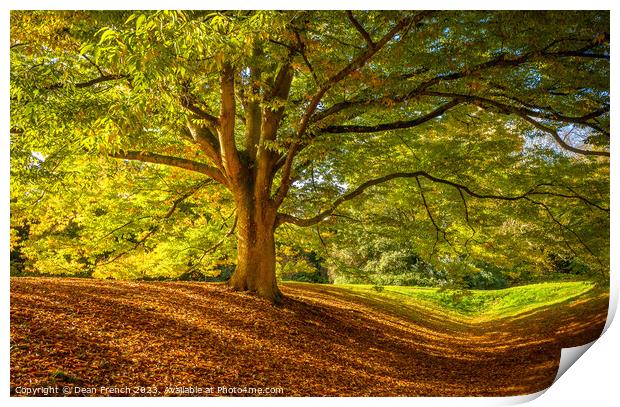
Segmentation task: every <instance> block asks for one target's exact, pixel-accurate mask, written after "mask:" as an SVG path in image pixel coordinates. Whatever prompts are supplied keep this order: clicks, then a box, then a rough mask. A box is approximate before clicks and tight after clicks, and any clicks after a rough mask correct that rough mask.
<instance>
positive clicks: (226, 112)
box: [218, 64, 242, 180]
mask: <svg viewBox="0 0 620 407" xmlns="http://www.w3.org/2000/svg"><path fill="white" fill-rule="evenodd" d="M220 88H221V89H220V91H221V99H222V102H221V103H222V105H221V109H220V119H219V123H220V126H219V128H218V138H219V142H220V156H221V157H222V165H223V166H224V169H225V170H226V173H227V175H228V176H229V177H231V178H232V179H233V180H236V179H238V177H239V175H240V172H241V168H242V167H241V162H240V160H239V153H238V151H237V147H236V145H235V113H236V111H235V77H234V70H233V67H232V66H231V65H228V64H225V65H224V66H223V67H222V72H221V78H220Z"/></svg>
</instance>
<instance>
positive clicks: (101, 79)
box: [44, 75, 129, 90]
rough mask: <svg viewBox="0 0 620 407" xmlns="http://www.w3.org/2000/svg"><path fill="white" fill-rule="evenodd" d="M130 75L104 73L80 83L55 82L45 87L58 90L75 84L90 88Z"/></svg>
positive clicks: (75, 85) (80, 87) (78, 86)
mask: <svg viewBox="0 0 620 407" xmlns="http://www.w3.org/2000/svg"><path fill="white" fill-rule="evenodd" d="M128 77H129V75H102V76H100V77H98V78H94V79H91V80H89V81H86V82H78V83H74V84H69V83H64V82H63V83H61V82H59V83H55V84H53V85H50V86H46V87H45V88H44V89H46V90H56V89H61V88H65V87H68V86H73V87H75V88H78V89H82V88H88V87H90V86H93V85H96V84H98V83H102V82H110V81H116V80H119V79H125V78H128Z"/></svg>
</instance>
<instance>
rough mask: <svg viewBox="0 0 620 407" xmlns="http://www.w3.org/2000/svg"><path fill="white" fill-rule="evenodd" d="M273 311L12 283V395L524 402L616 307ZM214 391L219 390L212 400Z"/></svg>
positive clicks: (159, 290)
mask: <svg viewBox="0 0 620 407" xmlns="http://www.w3.org/2000/svg"><path fill="white" fill-rule="evenodd" d="M283 292H284V293H285V294H286V296H287V298H286V300H285V301H284V303H283V304H282V305H281V306H279V307H274V306H271V305H269V304H267V303H265V302H263V301H262V300H259V299H257V298H254V297H251V296H248V295H244V294H240V293H234V292H231V291H229V290H228V289H227V288H226V287H225V286H222V285H218V284H203V283H182V282H174V283H155V282H153V283H134V282H120V281H99V280H86V279H43V278H13V279H11V388H12V393H15V389H16V388H17V387H18V386H28V387H35V386H48V385H51V386H65V385H67V386H69V387H74V386H79V387H90V386H93V387H97V388H99V387H100V386H116V387H125V386H127V387H130V388H133V387H134V386H144V387H150V386H157V387H158V389H159V391H160V394H159V395H161V392H162V391H164V389H165V387H166V386H198V387H201V388H210V387H213V388H215V389H217V388H218V387H229V388H230V387H246V388H265V387H279V388H282V389H283V395H285V396H299V395H308V396H310V395H312V396H322V395H330V396H414V395H424V396H464V395H518V394H527V393H532V392H536V391H539V390H542V389H544V388H546V387H548V386H549V385H550V384H551V382H552V381H553V378H554V377H555V374H556V371H557V366H558V362H559V356H560V347H561V346H577V345H581V344H584V343H587V342H589V341H591V340H594V339H596V338H597V337H598V335H599V334H600V332H601V330H602V328H603V325H604V323H605V318H606V313H607V301H608V297H607V295H606V294H604V293H597V294H596V295H593V294H589V295H585V296H581V297H578V298H576V299H573V300H571V301H567V302H565V303H562V304H561V305H559V306H554V307H553V308H546V309H539V310H537V311H536V312H533V313H531V314H529V315H524V316H520V317H519V318H510V319H505V320H500V321H497V322H496V323H493V324H484V325H477V326H470V325H466V324H462V323H459V322H458V321H450V320H439V319H436V318H432V317H426V316H425V315H419V317H417V318H413V319H412V318H406V317H404V316H403V314H402V312H400V310H399V309H398V307H395V306H394V305H393V304H380V303H375V302H373V301H368V300H365V299H362V298H357V297H354V296H351V295H349V294H347V293H346V292H343V291H342V290H339V289H337V288H334V287H330V286H310V285H299V284H286V285H284V287H283ZM215 395H222V394H221V393H220V394H218V393H217V392H216V393H215Z"/></svg>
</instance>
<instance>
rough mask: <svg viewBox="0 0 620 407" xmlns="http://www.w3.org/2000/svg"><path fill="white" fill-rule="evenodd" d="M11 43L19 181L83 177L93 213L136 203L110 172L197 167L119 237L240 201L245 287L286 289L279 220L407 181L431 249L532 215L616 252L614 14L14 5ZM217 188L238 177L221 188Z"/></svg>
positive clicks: (239, 272) (594, 254)
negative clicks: (611, 229)
mask: <svg viewBox="0 0 620 407" xmlns="http://www.w3.org/2000/svg"><path fill="white" fill-rule="evenodd" d="M10 53H11V137H12V144H11V157H12V177H13V179H14V181H13V183H14V184H15V185H14V186H13V188H14V189H13V196H14V197H16V199H17V200H18V201H19V202H21V201H23V203H24V204H28V202H31V201H33V200H34V199H35V197H36V195H37V192H39V193H41V191H47V192H43V194H44V195H45V194H47V195H49V194H51V195H52V196H53V197H55V199H57V200H67V201H66V202H69V201H68V199H69V196H68V195H70V194H76V193H79V194H85V195H90V196H91V198H92V199H91V201H90V205H91V208H92V205H94V203H93V202H92V201H96V200H97V195H101V196H102V197H103V196H105V199H102V202H101V203H102V204H103V207H101V208H100V211H99V212H100V213H101V211H107V210H108V208H107V206H109V205H110V203H111V202H114V199H116V200H117V201H118V202H117V204H118V205H120V206H123V205H129V204H128V201H127V200H128V199H129V198H128V197H129V196H130V195H131V194H128V195H124V196H118V195H119V194H116V197H114V190H113V189H110V188H114V186H113V185H111V184H109V183H108V185H101V188H102V189H100V190H98V189H97V180H98V177H101V180H103V179H104V178H103V174H104V173H105V172H106V171H111V170H110V169H111V168H116V170H117V171H118V172H119V173H118V175H117V178H116V180H117V181H120V180H123V179H124V180H125V181H126V183H127V184H126V186H127V187H130V188H129V189H133V191H134V193H139V192H140V190H141V188H143V189H144V188H146V187H145V185H146V184H145V182H146V180H145V179H144V174H145V173H146V174H150V175H151V177H150V178H149V182H150V183H152V182H154V181H153V179H154V174H158V176H159V177H179V175H178V172H177V170H178V169H182V170H184V171H188V172H192V173H194V174H195V175H192V176H187V177H184V180H183V181H182V182H181V184H182V186H183V188H178V189H177V192H178V193H179V195H180V196H179V198H175V199H171V200H169V201H168V204H169V205H172V206H171V208H170V210H171V212H170V213H168V212H166V213H163V214H161V213H160V214H159V215H158V216H156V217H155V218H156V220H157V222H156V225H154V224H152V223H150V226H149V227H148V228H147V229H146V230H144V229H141V230H142V232H140V233H135V234H133V235H132V236H131V237H129V240H128V239H127V236H126V238H125V239H121V238H119V236H118V234H116V233H112V234H111V235H109V236H103V237H105V239H103V237H102V239H103V240H110V239H117V240H116V241H117V243H118V242H120V241H123V242H124V243H123V244H125V245H126V244H127V241H132V243H133V245H134V246H135V247H139V246H140V245H141V244H142V243H143V242H144V239H146V238H147V237H149V236H152V235H153V233H154V232H155V231H156V230H158V228H159V227H166V228H171V229H174V228H175V226H176V227H177V229H176V230H177V232H178V233H179V236H183V234H184V233H186V230H187V229H189V228H190V225H185V224H183V225H180V224H177V225H173V224H170V223H166V220H167V219H168V220H169V219H171V216H172V214H173V213H178V212H179V211H178V209H180V208H179V205H180V204H181V202H184V199H189V198H190V197H191V199H193V200H192V201H191V202H194V203H196V202H198V199H197V198H196V197H197V196H202V197H203V198H204V199H205V200H206V201H209V202H212V203H214V202H216V201H217V202H220V204H221V205H224V206H226V205H230V206H232V207H234V209H235V215H234V217H233V219H234V221H233V220H228V221H226V222H228V223H226V222H224V223H220V224H219V225H220V226H222V225H224V224H226V225H227V226H233V225H234V227H235V228H236V229H235V233H236V236H237V244H236V252H237V255H236V270H235V272H234V274H233V275H232V277H231V279H230V281H229V284H230V286H231V287H233V288H235V289H238V290H249V291H253V292H256V293H258V295H259V296H261V297H263V298H266V299H269V300H272V301H277V300H278V299H279V298H280V297H281V293H280V291H279V289H278V286H277V282H276V253H275V248H276V245H275V231H276V229H277V228H278V227H281V226H282V225H286V224H291V225H297V226H302V227H308V226H315V225H317V224H319V223H321V222H323V221H326V220H330V219H333V218H334V217H336V216H337V215H338V210H341V209H345V206H346V205H344V204H345V203H346V202H348V201H352V200H353V199H354V198H358V197H361V196H362V195H366V196H368V194H369V193H371V192H372V191H373V190H375V191H377V190H378V191H381V192H382V193H385V191H388V192H389V191H390V188H392V187H391V186H389V185H393V186H394V187H393V188H395V190H396V189H397V188H401V189H402V188H404V189H402V191H405V190H406V188H409V189H412V190H413V193H412V194H410V195H408V196H411V197H413V196H415V197H416V198H415V202H416V204H417V205H418V206H417V210H418V211H422V212H423V213H425V214H426V218H427V219H426V221H425V223H424V224H420V225H424V226H419V227H420V230H421V231H424V233H425V234H426V235H428V241H430V242H431V245H432V250H431V251H430V253H431V254H434V255H438V254H441V253H439V251H438V250H439V248H438V247H439V246H441V247H444V246H451V248H446V249H445V250H446V251H447V250H453V251H455V252H460V251H463V250H464V249H465V248H467V246H468V244H469V242H468V243H465V241H466V240H467V237H466V234H465V232H464V231H463V230H464V229H467V230H470V229H471V230H473V231H476V230H478V229H481V228H482V226H483V225H481V224H478V223H477V222H475V221H473V219H474V218H476V217H480V219H483V218H487V219H491V220H492V219H493V218H494V217H495V216H496V214H497V216H498V217H499V218H501V219H504V220H505V221H506V222H508V220H507V217H509V216H507V215H510V214H511V213H513V212H514V214H515V219H527V218H529V223H528V225H529V224H530V223H531V224H533V225H534V226H532V227H535V226H536V225H545V227H547V226H548V225H549V224H552V225H554V228H555V233H554V234H553V238H555V237H556V236H558V235H561V236H563V238H562V245H564V246H566V249H567V250H571V251H582V252H583V251H585V252H586V254H587V255H588V256H590V258H591V259H596V260H597V261H598V262H599V263H600V267H601V268H602V269H604V268H606V267H607V266H606V259H605V257H604V256H605V254H604V253H605V251H606V247H607V246H606V245H607V244H608V243H607V242H608V212H609V209H608V206H607V201H608V167H609V163H608V157H609V150H608V147H609V13H608V12H592V11H579V12H572V11H556V12H504V11H501V12H497V11H495V12H484V11H481V12H478V11H468V12H459V11H442V12H440V11H437V12H431V11H405V12H402V11H399V12H396V11H390V12H386V11H371V12H358V11H355V12H350V11H338V12H332V11H312V12H304V11H288V12H276V11H256V12H253V11H230V12H210V11H158V12H86V11H75V12H33V11H15V12H12V13H11V51H10ZM548 142H552V143H553V144H549V143H548ZM106 157H107V158H108V159H117V160H121V163H120V164H118V165H117V166H116V167H114V164H112V163H109V161H106V159H105V158H106ZM129 161H138V162H142V163H149V164H156V165H163V166H168V167H173V168H175V170H157V169H152V168H150V167H149V168H146V169H145V166H133V167H132V166H131V165H130V163H129ZM97 168H105V170H97ZM131 168H133V170H131ZM59 177H60V178H61V179H63V180H64V182H65V184H66V183H67V180H70V181H68V183H69V184H71V183H74V185H88V188H84V187H80V188H72V187H71V186H69V187H68V189H65V190H63V187H62V186H61V184H62V182H60V181H58V179H59ZM67 177H69V178H67ZM84 179H88V180H89V181H88V182H85V183H83V184H81V183H82V182H83V181H84ZM170 179H172V178H170ZM399 179H402V180H406V181H407V183H406V185H407V186H406V187H403V186H402V185H403V184H402V183H398V182H397V180H399ZM206 180H211V181H206ZM46 182H48V185H47V186H46V187H45V188H43V189H42V188H41V185H45V183H46ZM171 182H172V181H171ZM157 183H159V185H164V183H165V181H163V180H162V179H161V178H160V179H159V180H158V181H157ZM34 184H37V185H39V187H38V188H34V187H33V185H34ZM149 185H150V184H149ZM177 185H178V184H177ZM382 185H383V186H385V188H377V187H379V186H382ZM105 188H107V189H105ZM215 188H221V189H223V190H225V191H227V192H226V193H223V194H221V195H219V198H216V199H209V198H208V197H209V196H210V195H212V194H214V193H216V192H215V191H216V189H215ZM69 190H70V191H71V192H70V194H69ZM204 191H209V192H204ZM143 192H144V191H143ZM194 194H197V195H194ZM201 194H202V195H201ZM314 194H317V195H316V196H315V195H314ZM388 195H390V196H394V194H388ZM183 197H185V198H183ZM431 197H433V198H435V200H432V198H431ZM181 198H183V199H181ZM404 199H409V198H404ZM20 200H21V201H20ZM226 200H229V201H228V203H226ZM188 202H190V200H188ZM447 202H450V203H449V204H448V203H447ZM471 202H476V203H475V204H474V205H473V206H474V207H476V208H480V210H481V211H483V213H481V214H474V213H473V210H471V209H472V208H471V206H472V205H471V204H470V203H471ZM162 204H163V203H162V202H159V203H158V205H162ZM214 204H215V203H214ZM19 205H20V204H19V203H16V204H15V208H16V209H18V208H20V206H19ZM218 205H219V204H218ZM385 205H387V206H389V205H390V203H389V202H386V203H385ZM448 205H449V207H450V210H449V211H448V212H446V213H449V216H448V217H445V216H443V215H442V214H443V212H440V209H443V208H444V207H446V206H448ZM143 206H145V207H147V206H148V205H146V202H144V203H143ZM224 206H222V207H224ZM457 208H458V211H459V213H460V222H461V223H460V226H459V227H458V228H457V227H456V226H455V227H454V229H458V230H452V229H450V227H451V225H456V222H457V221H456V219H455V218H454V216H455V215H454V214H455V213H456V211H457ZM145 210H147V211H148V209H145ZM186 211H188V214H189V212H192V211H193V213H194V215H193V216H194V219H195V220H196V222H195V225H196V227H198V226H200V225H203V226H204V225H210V226H209V227H210V228H215V225H214V224H213V222H211V223H209V222H208V221H207V220H205V219H206V218H204V217H203V218H201V216H202V215H198V213H199V212H200V209H199V207H192V208H186ZM92 213H94V212H92ZM116 213H120V214H122V213H123V212H122V211H117V212H116ZM136 215H140V214H139V213H138V214H130V213H125V216H126V221H125V222H123V223H128V222H129V223H131V222H138V223H139V222H141V221H139V220H136ZM590 215H592V219H593V220H592V221H590V220H589V216H590ZM83 216H84V214H80V213H79V210H78V208H76V209H75V219H74V220H73V221H74V222H75V223H76V225H77V226H76V227H77V228H79V227H81V226H79V225H83V224H85V223H87V222H88V221H89V220H88V219H83V218H82V217H83ZM102 216H103V215H102ZM132 216H133V217H132ZM145 216H146V215H145ZM148 216H150V215H148ZM205 216H206V215H205ZM190 217H191V216H190ZM199 218H200V219H203V220H202V221H198V220H199ZM416 219H417V218H416ZM148 221H149V222H152V221H153V219H150V220H148ZM519 222H520V221H519V220H516V221H515V223H514V224H513V225H512V227H514V230H515V233H517V234H519V233H522V232H523V233H522V234H524V231H523V230H521V229H520V228H521V227H522V226H523V225H521V224H520V223H519ZM539 222H543V223H539ZM123 223H121V224H120V226H119V227H121V226H122V225H123ZM134 226H135V225H134ZM427 226H430V227H431V229H430V232H429V229H427V228H426V227H427ZM130 227H131V226H130ZM510 227H511V226H510V225H508V224H505V225H504V228H503V229H502V230H499V229H497V230H495V231H493V229H492V228H487V229H485V232H484V233H485V234H487V235H489V236H493V234H494V233H498V234H502V233H504V234H505V233H509V231H508V229H509V228H510ZM528 227H529V226H528ZM220 229H222V228H221V227H220ZM121 230H122V229H121ZM226 230H228V228H225V229H222V230H220V233H221V234H222V235H224V234H225V233H226ZM212 231H213V230H212ZM453 232H454V238H453V239H452V240H451V239H450V235H451V234H452V233H453ZM231 233H232V232H231ZM549 233H551V232H549ZM584 233H585V235H586V236H585V237H584V235H583V234H584ZM459 237H464V238H463V239H460V240H459ZM470 238H471V236H470ZM457 240H459V242H457ZM503 241H506V239H503ZM447 243H449V245H447ZM119 244H120V243H119ZM518 244H519V245H521V247H522V248H525V249H526V248H527V247H528V245H529V244H530V243H529V241H528V240H523V241H520V242H519V243H518ZM70 245H71V244H70V243H68V242H67V246H70ZM484 245H485V243H480V244H479V247H483V246H484ZM123 247H125V246H123ZM487 249H488V247H487ZM66 250H67V251H70V252H71V253H75V252H76V251H79V250H84V248H83V247H82V248H80V247H73V248H69V247H68V248H67V249H66ZM112 250H114V251H115V253H116V251H118V247H117V248H113V249H112ZM441 250H444V249H441ZM71 253H66V254H67V255H69V257H71ZM445 253H447V252H444V254H445ZM474 254H475V253H474ZM116 255H118V254H110V253H108V252H101V253H100V254H99V262H101V260H102V259H109V258H114V257H115V256H116ZM80 256H81V257H86V258H88V257H89V256H90V254H89V253H87V252H85V253H82V254H81V255H80ZM80 256H77V257H75V256H74V257H71V258H72V259H74V260H75V261H79V259H80V258H81V257H80ZM162 256H163V255H162ZM89 261H91V262H92V261H93V260H92V259H91V260H89ZM592 261H594V260H592ZM95 263H97V261H95Z"/></svg>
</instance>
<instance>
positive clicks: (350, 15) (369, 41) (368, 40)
mask: <svg viewBox="0 0 620 407" xmlns="http://www.w3.org/2000/svg"><path fill="white" fill-rule="evenodd" d="M347 17H348V18H349V21H351V24H353V27H355V29H356V30H357V31H358V32H359V33H360V34H361V35H362V37H364V41H366V44H368V47H370V48H372V47H374V46H375V43H374V42H373V40H372V38H371V37H370V34H368V31H366V30H365V29H364V27H362V25H361V24H360V22H359V21H357V20H356V19H355V16H354V15H353V12H352V11H351V10H347Z"/></svg>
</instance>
